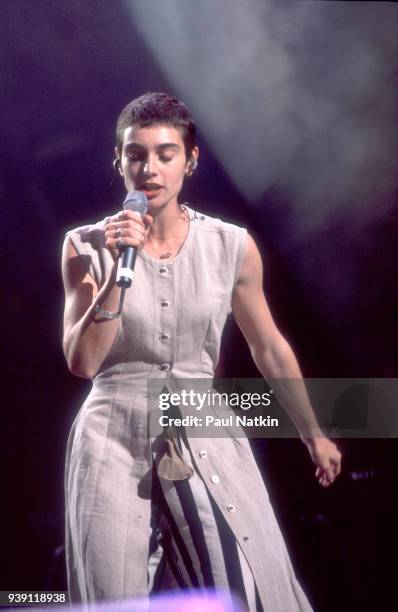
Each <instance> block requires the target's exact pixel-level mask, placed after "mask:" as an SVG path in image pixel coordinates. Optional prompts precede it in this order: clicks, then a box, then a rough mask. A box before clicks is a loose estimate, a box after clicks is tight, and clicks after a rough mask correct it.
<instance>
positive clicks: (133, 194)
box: [123, 191, 148, 216]
mask: <svg viewBox="0 0 398 612" xmlns="http://www.w3.org/2000/svg"><path fill="white" fill-rule="evenodd" d="M123 208H124V210H132V211H134V212H138V213H140V215H141V216H142V215H145V213H146V211H147V210H148V200H147V197H146V195H145V193H142V191H129V192H128V194H127V195H126V198H125V200H124V202H123Z"/></svg>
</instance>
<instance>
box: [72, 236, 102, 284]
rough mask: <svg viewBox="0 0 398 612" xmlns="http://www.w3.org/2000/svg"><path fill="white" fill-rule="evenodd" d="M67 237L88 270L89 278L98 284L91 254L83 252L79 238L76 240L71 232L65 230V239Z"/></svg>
mask: <svg viewBox="0 0 398 612" xmlns="http://www.w3.org/2000/svg"><path fill="white" fill-rule="evenodd" d="M67 238H69V240H70V241H71V243H72V245H73V247H74V249H75V251H76V253H77V254H78V256H79V259H80V261H81V262H82V264H83V266H84V267H85V269H86V271H87V272H88V274H89V275H90V276H91V278H92V279H93V280H94V282H95V283H96V284H97V286H98V279H97V275H96V274H95V270H94V266H93V258H92V256H91V255H89V253H85V252H84V250H83V252H82V248H81V246H82V245H81V242H80V241H79V240H76V237H75V236H74V235H73V232H66V234H65V239H67Z"/></svg>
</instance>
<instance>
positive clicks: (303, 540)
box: [0, 0, 398, 611]
mask: <svg viewBox="0 0 398 612" xmlns="http://www.w3.org/2000/svg"><path fill="white" fill-rule="evenodd" d="M150 4H151V6H152V9H148V10H153V3H150ZM271 4H272V3H271ZM326 4H340V5H346V4H349V3H326ZM355 4H363V3H355ZM367 4H372V3H367ZM378 4H380V5H385V4H388V3H378ZM339 10H341V11H342V10H343V8H341V9H339ZM347 10H348V9H347ZM378 10H380V11H383V6H381V8H380V9H378ZM341 16H342V19H343V18H344V17H346V18H352V19H354V17H355V18H356V17H357V16H356V15H352V14H347V15H344V14H343V13H342V14H341ZM154 18H156V13H154ZM0 24H1V26H0V27H1V39H0V56H1V77H0V78H1V87H0V91H1V94H0V96H1V98H0V113H1V114H0V136H1V143H2V145H1V149H0V155H1V163H0V198H1V208H0V214H1V217H0V236H1V258H2V260H1V277H2V278H1V306H2V321H1V327H2V331H3V334H2V336H3V341H2V347H3V357H2V364H1V365H2V375H3V376H2V382H3V384H2V390H3V401H2V416H1V429H0V431H1V438H0V439H1V478H2V482H1V498H0V499H1V507H0V513H1V515H0V518H1V536H0V537H1V543H2V546H1V551H2V552H1V566H0V569H1V574H0V580H1V581H0V590H12V589H19V590H22V589H24V590H28V589H31V590H32V589H35V590H44V589H48V590H55V589H65V588H66V585H65V573H64V558H63V519H64V515H63V465H64V453H65V446H66V440H67V435H68V431H69V428H70V426H71V424H72V421H73V419H74V418H75V416H76V414H77V411H78V409H79V407H80V405H81V402H82V399H83V398H84V396H85V395H86V394H87V392H88V390H89V387H90V383H89V382H88V381H84V380H79V379H77V378H74V377H73V376H72V375H71V374H69V373H68V371H67V368H66V365H65V362H64V358H63V355H62V349H61V336H62V309H63V289H62V283H61V277H60V252H61V246H62V241H63V237H64V233H65V231H66V230H67V229H69V228H71V227H75V226H77V225H81V224H83V223H86V222H90V221H95V220H98V219H100V218H103V217H104V216H105V215H106V214H110V213H112V212H113V211H116V210H117V209H118V208H119V207H120V205H121V202H122V200H123V195H124V191H123V187H122V184H121V183H120V182H119V180H118V179H117V178H116V180H115V182H114V184H113V185H111V182H112V178H113V170H112V160H113V146H114V128H115V123H116V119H117V116H118V114H119V112H120V110H121V108H122V107H123V106H124V105H125V104H126V103H127V102H128V101H129V100H130V99H132V98H134V97H135V96H137V95H139V94H141V93H143V92H145V91H148V90H155V91H159V90H160V91H167V92H170V93H173V94H176V95H178V96H180V97H181V98H183V97H184V96H183V94H182V93H181V92H180V91H179V90H178V89H176V88H175V87H174V86H173V84H172V83H171V82H170V80H169V79H168V78H167V77H166V75H165V73H164V72H163V71H162V70H161V69H160V68H159V64H158V63H157V61H156V58H155V57H154V55H153V53H151V51H150V50H149V49H148V48H147V45H146V43H145V40H144V38H143V37H142V33H141V32H139V31H138V30H137V29H135V26H134V22H133V21H132V20H131V19H130V18H129V15H128V11H127V9H126V4H125V3H123V2H119V1H118V0H115V1H113V2H111V3H108V2H100V1H95V2H78V1H77V0H74V1H70V2H56V1H53V2H51V1H41V0H40V1H37V2H29V1H22V0H15V1H13V2H9V1H4V2H2V3H1V4H0ZM357 25H358V24H357ZM359 25H360V24H359ZM358 27H359V26H358ZM358 31H359V33H358V36H359V37H360V36H361V31H360V27H359V30H358ZM373 44H374V45H375V48H376V49H377V48H378V44H379V41H378V40H377V37H376V39H374V40H373ZM380 44H381V43H380ZM321 49H322V41H319V50H321ZM390 68H391V70H389V71H387V72H386V74H385V75H384V77H383V78H384V79H385V81H384V82H385V91H384V92H383V90H382V91H380V90H379V92H378V95H379V96H386V95H388V96H392V97H393V102H394V104H393V107H394V108H395V114H394V113H392V114H391V115H388V116H385V117H384V119H385V121H386V122H388V129H389V130H391V131H394V130H395V131H396V128H397V125H396V123H397V121H396V119H397V114H396V108H397V106H396V102H397V99H398V96H397V91H396V83H397V65H396V64H395V65H391V66H390ZM308 70H309V71H310V70H311V68H310V67H309V68H308ZM378 83H379V86H380V80H379V81H378ZM237 86H238V83H237ZM394 92H395V93H394ZM394 96H395V97H394ZM204 98H205V96H204ZM226 102H227V101H226ZM203 103H204V104H206V100H205V99H204V101H203ZM198 128H199V146H200V151H201V156H200V164H199V168H198V171H197V172H196V173H195V175H194V177H193V178H192V179H190V180H189V182H188V183H187V184H186V186H185V188H184V189H185V191H184V198H185V200H186V201H188V202H189V203H190V205H191V206H192V207H193V208H196V209H198V210H201V211H203V212H207V213H209V214H211V215H213V216H220V217H222V218H223V219H225V220H230V221H233V222H236V223H238V224H241V225H244V226H246V227H248V229H249V231H251V232H252V234H253V235H254V237H255V238H256V240H257V243H258V245H259V248H260V251H261V252H262V253H263V255H264V262H265V290H266V295H267V298H268V300H269V303H270V305H271V309H272V312H273V314H274V317H275V319H276V321H277V323H278V325H279V327H280V329H281V330H282V332H283V333H284V335H285V336H286V337H287V338H288V339H289V341H290V342H291V344H292V346H293V348H294V350H295V352H296V355H297V357H298V360H299V362H300V365H301V367H302V371H303V374H304V375H305V376H308V377H394V376H395V373H396V366H397V349H396V346H397V345H396V312H397V301H398V300H397V284H396V280H395V270H396V263H397V257H396V255H397V253H396V236H397V230H398V220H397V215H396V214H393V211H394V208H395V204H396V200H397V193H398V189H397V181H396V180H395V182H394V180H390V182H389V183H388V185H387V186H386V188H385V189H384V190H383V189H381V190H376V191H375V192H374V193H373V194H372V193H371V194H368V200H369V201H370V204H371V207H374V209H378V208H380V209H381V210H383V214H380V215H375V216H374V219H373V220H372V223H369V224H366V225H360V224H359V225H358V224H355V223H352V222H351V221H352V218H356V217H355V216H354V217H347V215H346V214H345V213H346V209H343V210H342V209H341V208H339V206H338V205H337V204H338V202H337V204H336V214H334V215H332V217H330V216H329V217H328V219H327V221H325V222H324V223H321V224H320V225H319V226H318V228H317V231H315V232H314V231H313V232H310V233H308V236H307V238H306V239H305V240H304V241H303V242H301V243H300V244H297V243H295V242H294V241H293V239H292V236H293V234H294V227H292V224H293V225H294V220H295V218H296V217H295V214H297V211H299V210H300V205H301V204H300V202H301V196H300V197H299V196H298V195H297V197H296V195H295V192H294V189H292V188H291V185H290V187H289V188H286V185H285V184H284V182H283V178H281V179H280V180H277V179H276V178H275V179H274V180H272V177H271V179H270V180H269V181H268V184H267V186H266V188H265V189H264V190H263V192H262V193H261V195H260V196H256V197H255V198H253V199H251V198H250V197H248V196H247V193H246V194H245V193H242V190H239V189H238V187H237V183H236V181H233V180H231V176H230V174H227V172H226V171H225V169H224V167H223V163H222V162H223V160H222V159H221V158H219V157H218V156H217V155H216V154H215V152H214V147H212V146H210V144H209V142H208V140H207V139H206V138H205V136H204V132H205V131H204V130H203V129H201V125H200V124H198ZM377 129H378V128H377V123H375V130H376V131H377ZM380 129H382V128H381V127H380ZM383 129H384V128H383ZM249 136H250V135H248V137H249ZM325 138H327V133H326V134H325ZM380 146H382V143H381V144H380ZM392 150H393V148H392V149H391V151H392ZM342 154H343V153H342ZM386 159H387V160H389V161H390V163H391V164H392V165H395V167H396V159H393V158H392V157H391V158H389V157H388V156H387V157H386ZM359 174H360V172H359ZM280 176H282V177H283V173H280ZM337 178H338V177H336V180H337ZM364 180H366V176H365V173H364ZM332 187H333V185H331V184H329V185H328V186H327V189H328V190H330V189H332ZM350 198H351V199H350V200H349V205H350V206H351V209H352V210H356V211H358V215H359V216H361V214H362V210H361V206H360V205H359V208H355V206H356V204H358V202H356V200H355V196H352V194H351V195H350ZM372 198H373V199H372ZM369 201H368V203H367V206H369ZM359 204H361V203H360V202H359ZM366 210H369V209H368V208H367V209H366ZM363 212H364V214H367V213H366V211H363ZM289 241H290V242H289ZM290 247H291V248H290ZM301 263H303V265H301ZM308 270H310V272H308ZM314 270H315V271H316V272H317V275H318V276H317V275H316V274H315V275H314ZM330 275H332V277H333V279H334V280H333V284H332V285H330V287H329V288H328V284H327V283H326V284H325V283H324V284H323V285H322V283H321V280H319V279H322V278H324V277H325V276H326V277H328V276H330ZM314 278H315V280H314ZM317 278H318V281H319V282H320V283H321V285H322V286H321V289H320V291H319V292H318V291H317V287H318V284H317V283H318V281H317V280H316V279H317ZM334 305H336V306H335V307H334ZM218 373H219V374H220V375H223V376H239V377H245V376H247V377H250V376H252V377H255V376H258V372H257V370H256V368H255V367H254V365H253V362H252V360H251V358H250V355H249V352H248V349H247V347H246V345H245V343H244V341H243V340H242V337H241V335H240V332H239V330H237V328H236V326H235V324H234V322H233V320H232V319H231V320H229V322H228V324H227V326H226V330H225V333H224V343H223V350H222V353H221V359H220V364H219V369H218ZM253 444H254V448H255V451H256V455H257V458H258V461H259V464H260V467H261V469H262V471H263V473H264V477H265V479H266V481H267V485H268V487H269V489H270V494H271V497H272V500H273V503H274V507H275V511H276V513H277V516H278V518H279V520H280V523H281V527H282V530H283V533H284V534H285V536H286V539H287V542H288V546H289V550H290V551H291V554H292V557H293V562H294V566H295V568H296V571H297V574H298V576H299V578H300V580H301V581H302V584H303V586H304V588H305V590H306V592H307V593H308V595H309V598H310V600H311V601H312V603H313V605H314V606H315V607H316V609H318V610H322V611H326V610H328V611H329V610H368V609H369V610H373V609H375V607H376V606H378V608H379V609H381V610H389V609H392V601H393V600H392V598H391V589H392V580H391V573H390V572H391V567H392V552H393V551H392V530H393V523H392V471H393V450H394V448H395V441H394V442H392V441H391V440H349V439H344V440H340V441H339V442H338V444H339V447H340V448H341V449H342V450H343V453H344V459H343V466H344V470H343V473H342V474H341V476H340V477H339V478H338V480H337V481H336V483H335V484H334V485H333V486H332V487H331V488H330V489H327V490H323V489H321V488H320V487H319V486H318V484H317V482H316V480H315V478H314V476H313V474H314V471H315V467H314V466H313V465H312V464H311V461H310V459H309V457H308V454H307V451H306V449H305V448H304V446H303V445H302V444H301V442H300V441H299V440H297V439H292V440H267V441H264V440H262V441H258V440H257V441H255V443H253Z"/></svg>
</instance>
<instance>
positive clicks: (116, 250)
mask: <svg viewBox="0 0 398 612" xmlns="http://www.w3.org/2000/svg"><path fill="white" fill-rule="evenodd" d="M147 207H148V204H147V198H146V196H145V194H144V193H142V192H141V191H130V192H129V193H128V194H127V196H126V199H125V201H124V203H123V210H122V211H121V212H120V213H118V214H117V215H114V216H113V217H110V218H109V219H108V222H107V223H106V225H105V244H106V246H107V248H108V249H109V250H110V252H111V254H112V257H113V258H114V260H118V264H119V265H118V273H117V279H116V283H117V284H118V285H119V286H124V287H130V285H131V281H132V277H133V270H134V264H135V259H136V256H137V251H140V250H141V249H142V248H143V246H144V244H145V241H146V238H147V235H148V232H149V229H150V227H151V224H152V222H153V218H152V217H151V216H150V215H148V214H146V211H147Z"/></svg>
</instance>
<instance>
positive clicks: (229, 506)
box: [227, 504, 235, 512]
mask: <svg viewBox="0 0 398 612" xmlns="http://www.w3.org/2000/svg"><path fill="white" fill-rule="evenodd" d="M227 510H228V512H235V506H234V505H233V504H228V506H227Z"/></svg>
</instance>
